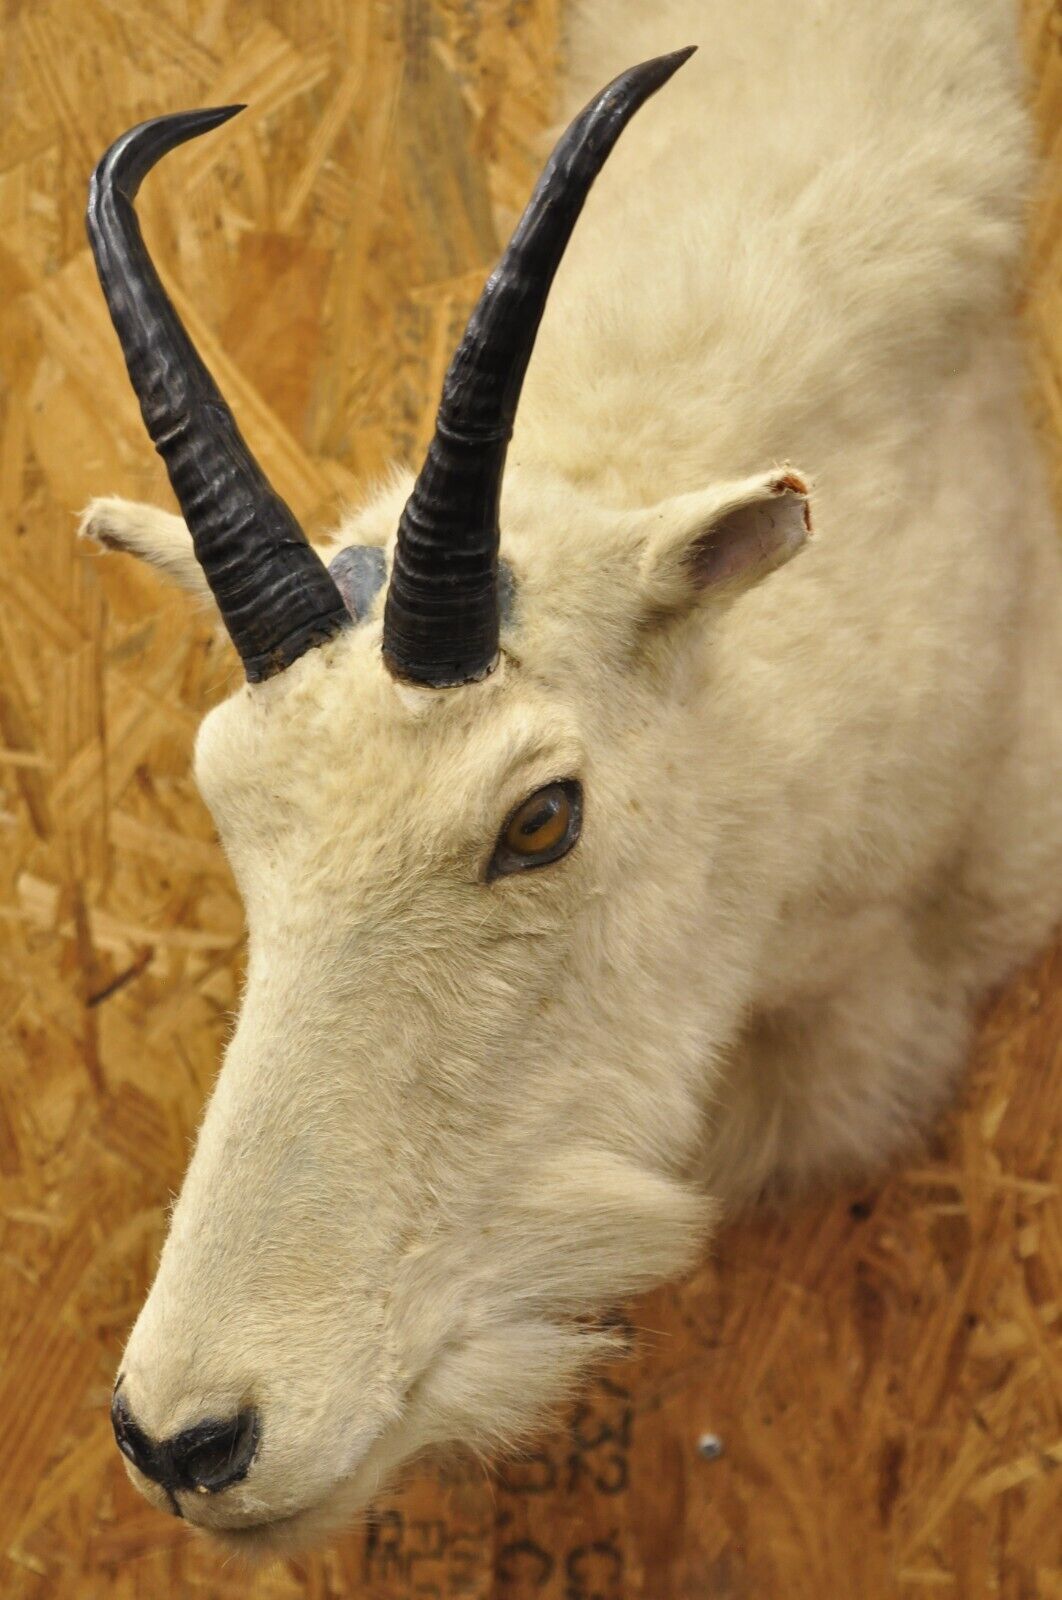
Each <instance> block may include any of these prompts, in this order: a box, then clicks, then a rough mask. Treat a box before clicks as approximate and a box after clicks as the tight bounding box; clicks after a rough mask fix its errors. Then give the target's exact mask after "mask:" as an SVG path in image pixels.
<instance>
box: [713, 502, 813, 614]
mask: <svg viewBox="0 0 1062 1600" xmlns="http://www.w3.org/2000/svg"><path fill="white" fill-rule="evenodd" d="M771 489H772V491H773V493H774V496H775V497H774V498H764V499H762V500H754V501H751V502H750V503H749V504H748V505H744V506H738V507H736V508H735V509H734V510H733V511H731V512H728V513H727V514H726V515H725V516H723V517H721V518H720V519H719V521H718V522H715V523H713V524H712V526H711V527H710V528H708V529H706V531H705V532H704V533H703V534H702V535H701V536H700V538H698V539H697V540H695V542H694V543H693V545H692V546H691V548H690V552H689V557H688V566H689V571H690V573H691V576H692V578H693V581H694V583H695V585H696V586H697V588H698V589H708V588H713V589H714V588H723V587H725V586H726V585H727V584H729V583H735V582H740V583H743V584H744V583H750V582H752V581H754V580H755V579H756V578H757V577H760V576H764V575H765V574H766V573H768V572H770V571H771V570H772V569H773V568H774V567H777V566H780V565H781V563H782V562H783V561H786V560H787V559H788V558H789V556H790V555H792V554H793V552H794V551H795V550H797V549H798V548H799V547H800V545H802V544H803V543H804V541H805V539H806V538H807V535H808V533H809V532H810V529H811V514H810V512H809V509H808V501H807V498H806V497H807V488H806V486H805V484H803V483H802V482H801V480H800V479H799V478H798V477H796V476H795V475H787V476H786V477H784V478H777V479H775V481H774V482H773V483H772V484H771Z"/></svg>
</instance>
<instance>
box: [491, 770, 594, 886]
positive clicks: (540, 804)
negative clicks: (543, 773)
mask: <svg viewBox="0 0 1062 1600" xmlns="http://www.w3.org/2000/svg"><path fill="white" fill-rule="evenodd" d="M582 820H583V791H582V788H581V786H580V785H579V784H578V783H577V782H576V781H575V779H574V778H565V779H564V780H563V781H562V782H560V783H547V784H546V786H545V788H544V789H536V790H535V792H534V794H530V795H528V797H527V799H526V800H522V801H521V802H520V804H519V805H518V806H517V808H516V810H515V811H513V812H512V813H511V814H510V816H509V818H508V819H507V821H506V823H505V826H504V827H503V828H502V831H501V833H500V834H499V835H498V842H497V844H496V845H495V847H494V855H493V856H492V857H491V863H490V866H489V867H488V868H487V877H488V879H489V878H498V877H501V876H502V874H503V873H507V872H522V871H524V870H525V869H526V868H528V867H544V866H545V865H546V864H547V862H549V861H557V860H558V859H559V858H560V857H561V856H563V855H567V853H568V851H569V850H570V849H571V847H572V845H573V844H574V843H575V841H576V840H577V839H578V837H579V829H580V827H581V826H582Z"/></svg>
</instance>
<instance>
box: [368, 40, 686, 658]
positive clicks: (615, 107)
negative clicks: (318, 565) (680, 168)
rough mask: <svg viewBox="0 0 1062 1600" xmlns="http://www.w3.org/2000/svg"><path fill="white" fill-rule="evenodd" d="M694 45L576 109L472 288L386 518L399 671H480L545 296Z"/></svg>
mask: <svg viewBox="0 0 1062 1600" xmlns="http://www.w3.org/2000/svg"><path fill="white" fill-rule="evenodd" d="M694 48H695V47H690V48H689V49H686V50H676V51H674V52H673V53H672V54H671V55H666V56H657V57H656V58H655V59H654V60H652V61H645V62H643V63H642V64H641V65H640V66H637V67H631V68H630V69H629V70H628V71H627V72H624V73H622V74H621V75H620V76H619V77H618V78H615V79H614V80H613V81H612V83H610V84H609V85H608V86H607V88H605V89H603V90H602V91H601V93H600V94H599V95H597V96H596V97H595V98H594V99H593V100H591V102H590V104H589V105H588V106H586V107H585V109H584V110H583V111H581V112H580V113H579V115H578V116H577V117H576V119H575V121H574V122H573V123H572V124H571V126H570V127H569V128H568V130H567V132H566V133H564V134H563V135H562V137H561V139H560V141H559V142H558V144H557V146H556V147H555V149H554V151H553V154H552V155H551V156H550V158H549V161H548V162H547V164H546V167H545V169H544V171H543V173H542V176H541V177H540V178H539V180H538V183H537V185H536V187H535V192H534V194H533V195H532V196H531V199H530V200H529V202H528V205H527V209H526V210H525V211H524V214H523V216H522V217H521V218H520V221H519V223H518V224H517V227H516V231H515V233H514V234H513V236H512V238H511V239H510V241H509V244H508V245H507V247H506V250H505V253H504V255H503V256H502V258H501V260H500V262H499V263H498V265H497V267H495V269H494V271H493V272H492V273H491V275H490V277H489V278H488V280H487V283H486V285H485V287H484V289H483V293H482V294H481V295H480V297H479V302H478V304H477V305H476V308H475V310H474V311H473V312H472V315H471V317H470V319H469V322H468V326H467V328H466V329H465V334H464V337H463V338H462V340H461V343H460V344H459V345H458V347H457V351H456V353H455V355H454V357H453V360H452V361H451V362H450V366H449V369H448V371H447V374H446V378H445V380H444V383H443V392H442V400H441V402H440V405H439V411H438V416H437V418H436V422H435V435H434V437H433V439H432V441H431V444H430V445H429V446H428V454H427V458H426V460H425V462H424V465H423V467H422V468H421V470H420V473H419V475H418V477H417V481H416V483H415V485H414V487H413V492H412V494H411V495H410V497H409V500H408V502H407V504H406V507H405V509H404V511H403V512H402V517H401V520H400V521H399V525H398V543H397V546H396V549H395V557H394V564H393V566H392V569H391V582H390V585H389V587H388V591H387V606H386V609H385V611H384V634H383V648H384V659H385V660H386V662H387V665H388V666H389V667H390V669H391V671H392V672H394V673H395V674H397V675H398V676H399V677H402V678H410V679H413V680H414V681H415V682H417V683H424V684H430V685H431V686H433V687H435V688H442V687H443V686H445V685H448V684H457V683H468V682H471V681H472V680H473V679H476V678H482V677H484V676H485V675H486V674H487V673H488V672H489V671H490V670H491V668H492V667H493V665H494V663H495V661H496V660H497V656H498V543H499V538H500V530H499V526H498V503H499V500H500V497H501V483H502V472H503V470H504V467H505V455H506V451H507V450H508V448H509V440H510V438H511V436H512V431H513V421H514V418H515V416H516V407H517V402H518V401H519V398H520V389H521V386H522V384H523V381H524V373H525V372H526V370H527V363H528V361H529V360H530V357H531V351H532V348H533V346H534V343H535V335H536V334H537V332H538V325H539V322H540V321H541V319H542V313H543V311H544V310H545V307H546V297H547V295H548V294H549V290H550V285H551V284H552V282H553V277H554V274H555V273H556V271H557V268H558V266H559V265H560V262H561V257H562V256H563V254H564V251H565V248H566V246H567V243H568V240H569V239H570V238H571V234H572V230H573V229H574V227H575V224H576V222H577V220H578V217H579V213H580V212H581V210H582V208H583V203H584V201H585V200H586V197H587V195H588V193H589V192H590V187H591V185H592V184H593V181H594V179H595V178H596V177H597V175H598V173H599V172H600V171H601V168H602V167H603V166H604V164H605V161H606V160H607V159H608V156H609V154H610V153H611V151H612V149H613V146H614V145H615V143H616V141H617V139H618V138H619V136H620V134H621V133H622V132H623V130H624V128H625V127H626V126H627V123H628V122H629V121H630V119H631V117H632V116H633V115H634V113H635V112H636V111H637V110H638V108H639V106H641V105H643V104H644V103H645V101H646V100H648V98H649V96H650V95H652V94H655V92H656V91H657V89H659V88H661V87H662V86H663V85H664V84H665V83H666V82H667V80H668V79H669V78H670V77H671V75H672V74H673V73H674V72H677V70H678V68H679V67H680V66H681V65H682V63H683V62H684V61H686V60H688V59H689V57H690V56H691V55H692V54H693V49H694Z"/></svg>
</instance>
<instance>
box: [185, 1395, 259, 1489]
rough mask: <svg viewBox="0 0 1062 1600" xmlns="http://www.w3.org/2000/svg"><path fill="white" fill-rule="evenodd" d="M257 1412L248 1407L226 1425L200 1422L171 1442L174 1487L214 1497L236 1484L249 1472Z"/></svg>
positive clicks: (255, 1448)
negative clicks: (175, 1485) (175, 1484)
mask: <svg viewBox="0 0 1062 1600" xmlns="http://www.w3.org/2000/svg"><path fill="white" fill-rule="evenodd" d="M259 1433H260V1428H259V1422H258V1413H257V1411H255V1410H253V1409H251V1408H249V1409H248V1410H246V1411H241V1412H239V1413H238V1414H237V1415H236V1416H235V1417H232V1418H231V1419H230V1420H229V1421H228V1422H213V1421H211V1422H201V1423H199V1424H198V1426H196V1427H194V1428H189V1429H188V1430H187V1431H186V1432H185V1433H182V1434H179V1435H178V1436H177V1438H176V1439H173V1440H171V1441H170V1445H169V1454H170V1459H171V1460H172V1462H173V1469H174V1477H175V1479H176V1482H177V1486H178V1487H179V1488H182V1489H196V1490H198V1492H199V1493H200V1494H216V1493H217V1492H218V1490H220V1489H227V1488H228V1487H229V1485H230V1484H233V1483H239V1482H240V1480H241V1479H242V1478H245V1477H246V1476H247V1474H248V1472H249V1471H250V1467H251V1462H252V1461H253V1460H254V1457H255V1453H256V1452H257V1449H258V1439H259Z"/></svg>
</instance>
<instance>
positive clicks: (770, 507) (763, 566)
mask: <svg viewBox="0 0 1062 1600" xmlns="http://www.w3.org/2000/svg"><path fill="white" fill-rule="evenodd" d="M808 496H809V491H808V486H807V483H806V482H805V480H804V478H803V477H801V476H800V475H799V474H798V473H796V472H792V471H790V470H789V469H788V468H786V469H782V470H779V471H775V472H768V473H763V474H761V475H760V476H759V477H755V478H744V479H742V480H741V481H740V482H737V483H725V484H717V485H715V486H714V487H713V488H711V489H707V490H703V491H699V492H697V493H695V494H685V495H678V496H676V498H675V499H673V500H665V501H663V502H662V503H661V504H660V505H658V506H656V507H654V509H653V510H652V511H650V512H648V513H647V514H646V524H645V543H644V548H643V551H642V557H641V564H640V577H641V583H642V588H643V590H644V592H645V595H646V598H647V600H648V602H649V605H650V607H651V608H652V609H653V610H656V611H663V612H673V611H687V610H690V609H691V608H692V607H693V606H694V605H696V604H697V603H698V602H699V601H700V600H701V599H702V598H704V599H713V598H715V597H719V598H720V599H724V598H729V597H730V596H732V595H736V594H740V593H741V592H742V590H744V589H748V588H751V587H752V585H753V584H754V583H758V582H759V580H760V579H761V578H765V577H766V576H767V574H768V573H769V572H773V571H774V570H775V568H776V567H781V566H784V565H785V563H786V562H787V561H789V560H790V558H791V557H793V556H795V555H796V553H797V551H798V550H801V549H802V548H803V546H804V545H805V544H806V543H807V539H808V536H809V534H810V532H811V513H810V510H809V505H808Z"/></svg>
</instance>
